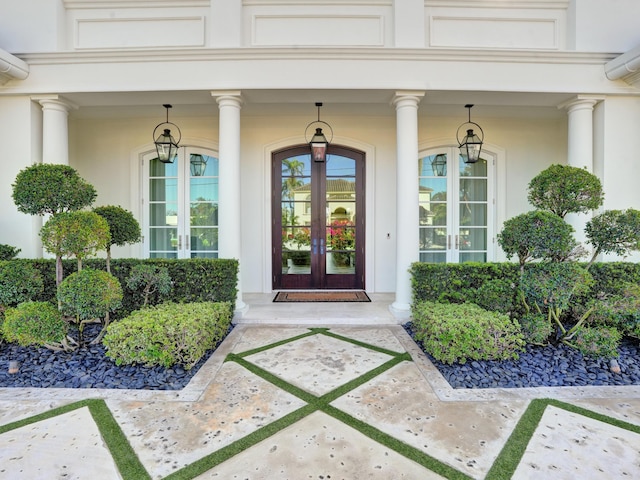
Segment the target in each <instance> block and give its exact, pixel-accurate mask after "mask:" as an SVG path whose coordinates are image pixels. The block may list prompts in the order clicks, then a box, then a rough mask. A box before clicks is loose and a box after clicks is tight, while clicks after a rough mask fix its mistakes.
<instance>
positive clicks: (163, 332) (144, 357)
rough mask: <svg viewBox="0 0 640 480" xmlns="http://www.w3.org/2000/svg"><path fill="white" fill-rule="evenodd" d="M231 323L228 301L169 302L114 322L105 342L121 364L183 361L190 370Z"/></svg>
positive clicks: (180, 362) (151, 364)
mask: <svg viewBox="0 0 640 480" xmlns="http://www.w3.org/2000/svg"><path fill="white" fill-rule="evenodd" d="M230 324H231V315H230V309H229V305H228V304H224V303H213V302H201V303H189V304H175V303H165V304H162V305H158V306H155V307H147V308H143V309H142V310H138V311H136V312H133V313H132V314H131V315H130V316H128V317H127V318H124V319H122V320H120V321H119V322H116V323H112V324H111V325H109V327H107V333H106V335H105V336H104V339H103V343H104V345H105V346H106V348H107V353H106V355H107V356H108V357H110V358H112V359H114V360H115V362H116V364H117V365H122V364H132V363H140V364H143V365H146V366H154V365H162V366H164V367H170V366H172V365H176V364H181V365H183V366H184V367H185V368H187V369H189V368H191V367H193V366H194V365H195V364H196V363H197V362H198V361H199V360H200V358H202V356H203V355H204V354H205V352H206V351H207V350H210V349H211V348H213V347H215V345H217V343H218V342H219V341H220V340H222V339H223V338H224V336H225V335H226V333H227V331H228V329H229V326H230Z"/></svg>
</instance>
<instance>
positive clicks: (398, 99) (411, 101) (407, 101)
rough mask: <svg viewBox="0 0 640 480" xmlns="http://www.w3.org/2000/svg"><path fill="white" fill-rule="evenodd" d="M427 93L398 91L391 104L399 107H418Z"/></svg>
mask: <svg viewBox="0 0 640 480" xmlns="http://www.w3.org/2000/svg"><path fill="white" fill-rule="evenodd" d="M424 95H425V92H424V91H422V90H398V91H397V92H396V93H395V95H394V96H393V100H391V104H392V105H395V107H396V108H398V107H406V106H411V105H414V106H417V105H418V104H419V103H420V100H422V97H424Z"/></svg>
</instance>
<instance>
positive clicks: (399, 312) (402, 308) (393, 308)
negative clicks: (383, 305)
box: [389, 302, 411, 323]
mask: <svg viewBox="0 0 640 480" xmlns="http://www.w3.org/2000/svg"><path fill="white" fill-rule="evenodd" d="M389 311H390V312H391V314H392V315H393V318H395V319H396V320H398V323H405V322H406V321H407V320H409V319H410V318H411V304H410V303H400V302H393V303H392V304H391V305H389Z"/></svg>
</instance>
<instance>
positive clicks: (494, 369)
mask: <svg viewBox="0 0 640 480" xmlns="http://www.w3.org/2000/svg"><path fill="white" fill-rule="evenodd" d="M404 328H405V330H406V331H407V333H409V335H411V337H412V338H414V336H413V325H412V324H411V322H408V323H406V324H404ZM414 340H415V338H414ZM416 343H417V344H418V346H420V348H422V351H424V352H425V354H426V355H427V356H428V357H429V360H431V362H433V364H434V365H435V366H436V368H437V369H438V370H439V371H440V373H441V374H442V375H443V376H444V378H445V379H446V380H447V382H449V384H450V385H451V386H452V387H453V388H498V387H501V388H521V387H568V386H572V387H577V386H585V385H640V347H639V346H638V342H637V341H633V340H631V339H625V340H624V341H623V342H622V344H621V346H620V348H619V349H618V353H619V356H618V358H616V361H617V362H618V364H619V366H620V370H621V372H620V373H613V372H611V370H610V368H609V367H610V364H609V362H610V360H609V359H594V358H588V357H585V356H584V355H582V354H581V353H580V352H578V351H577V350H575V349H573V348H571V347H568V346H566V345H556V346H554V345H547V346H535V345H527V347H526V349H525V351H524V352H522V353H520V356H519V359H518V360H504V361H468V362H466V363H465V364H460V363H454V364H452V365H448V364H445V363H442V362H439V361H437V360H435V359H434V358H433V357H432V356H431V355H429V353H428V352H426V351H425V350H424V346H423V345H422V343H421V342H418V341H416Z"/></svg>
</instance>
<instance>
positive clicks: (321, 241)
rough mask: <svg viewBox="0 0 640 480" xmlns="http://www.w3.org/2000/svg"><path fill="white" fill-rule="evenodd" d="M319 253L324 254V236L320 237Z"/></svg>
mask: <svg viewBox="0 0 640 480" xmlns="http://www.w3.org/2000/svg"><path fill="white" fill-rule="evenodd" d="M320 255H324V238H321V239H320Z"/></svg>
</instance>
